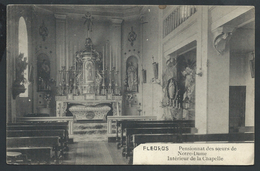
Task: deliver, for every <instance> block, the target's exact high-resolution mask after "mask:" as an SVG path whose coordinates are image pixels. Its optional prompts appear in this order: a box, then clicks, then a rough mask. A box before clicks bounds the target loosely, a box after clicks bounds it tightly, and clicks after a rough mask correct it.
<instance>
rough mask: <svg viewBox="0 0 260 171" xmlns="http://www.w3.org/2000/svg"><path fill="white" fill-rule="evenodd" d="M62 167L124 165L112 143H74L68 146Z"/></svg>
mask: <svg viewBox="0 0 260 171" xmlns="http://www.w3.org/2000/svg"><path fill="white" fill-rule="evenodd" d="M69 148H70V149H69V152H68V156H67V158H66V159H65V160H64V161H63V162H62V164H64V165H125V164H127V160H126V159H125V158H123V157H122V155H121V150H118V149H117V148H116V144H115V143H113V142H100V141H92V142H75V143H74V144H70V145H69Z"/></svg>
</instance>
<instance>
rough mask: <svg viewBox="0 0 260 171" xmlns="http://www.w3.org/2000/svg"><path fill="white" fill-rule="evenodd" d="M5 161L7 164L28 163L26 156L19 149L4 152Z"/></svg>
mask: <svg viewBox="0 0 260 171" xmlns="http://www.w3.org/2000/svg"><path fill="white" fill-rule="evenodd" d="M6 163H8V164H19V163H21V164H29V161H28V159H27V156H26V155H24V154H22V153H20V152H19V151H8V152H6Z"/></svg>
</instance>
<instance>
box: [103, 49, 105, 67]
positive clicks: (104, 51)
mask: <svg viewBox="0 0 260 171" xmlns="http://www.w3.org/2000/svg"><path fill="white" fill-rule="evenodd" d="M104 70H105V47H104V46H103V71H104Z"/></svg>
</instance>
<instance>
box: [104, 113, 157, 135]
mask: <svg viewBox="0 0 260 171" xmlns="http://www.w3.org/2000/svg"><path fill="white" fill-rule="evenodd" d="M113 120H114V121H122V120H157V116H107V134H108V136H109V135H111V133H112V121H113Z"/></svg>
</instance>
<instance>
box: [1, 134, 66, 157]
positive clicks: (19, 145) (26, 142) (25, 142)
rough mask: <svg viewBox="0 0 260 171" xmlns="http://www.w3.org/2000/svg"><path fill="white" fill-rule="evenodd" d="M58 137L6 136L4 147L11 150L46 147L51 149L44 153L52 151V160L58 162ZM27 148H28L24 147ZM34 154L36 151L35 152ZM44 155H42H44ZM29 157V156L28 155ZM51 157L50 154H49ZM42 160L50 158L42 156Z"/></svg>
mask: <svg viewBox="0 0 260 171" xmlns="http://www.w3.org/2000/svg"><path fill="white" fill-rule="evenodd" d="M59 141H60V137H58V136H39V137H7V138H6V147H7V149H11V150H14V149H15V150H18V149H20V150H25V151H26V150H27V151H28V150H33V149H34V150H36V149H38V151H39V149H42V147H46V149H47V148H49V149H51V151H50V152H49V153H48V154H46V155H47V156H48V155H49V154H51V153H52V151H54V160H56V162H59V154H60V150H61V149H60V143H59ZM26 148H28V149H26ZM35 154H36V153H35ZM46 155H44V156H46ZM28 157H29V156H28ZM51 157H52V156H51ZM43 159H44V161H46V162H49V161H50V158H43Z"/></svg>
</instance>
